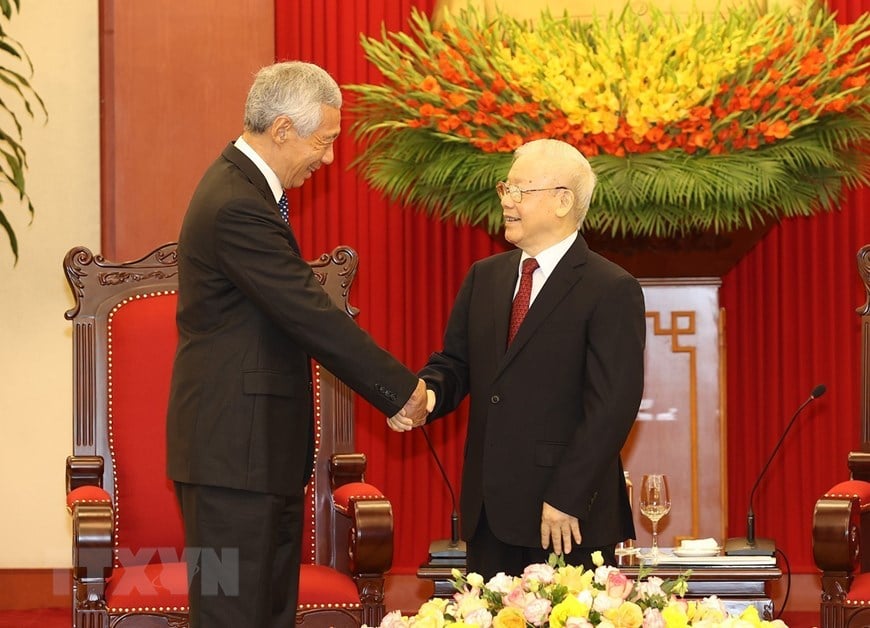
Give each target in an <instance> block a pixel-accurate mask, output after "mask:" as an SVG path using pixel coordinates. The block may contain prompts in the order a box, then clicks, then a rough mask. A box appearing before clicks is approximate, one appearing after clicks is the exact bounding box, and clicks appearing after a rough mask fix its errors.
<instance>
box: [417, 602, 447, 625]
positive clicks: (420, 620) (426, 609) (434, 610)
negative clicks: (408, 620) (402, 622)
mask: <svg viewBox="0 0 870 628" xmlns="http://www.w3.org/2000/svg"><path fill="white" fill-rule="evenodd" d="M448 602H449V600H446V599H443V598H434V599H431V600H429V601H427V602H424V603H423V605H422V606H421V607H420V610H419V611H418V612H417V616H416V617H415V618H414V625H415V626H419V627H420V628H443V626H444V625H445V623H446V620H445V619H444V610H445V609H446V608H447V604H448Z"/></svg>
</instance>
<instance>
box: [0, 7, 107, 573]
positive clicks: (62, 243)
mask: <svg viewBox="0 0 870 628" xmlns="http://www.w3.org/2000/svg"><path fill="white" fill-rule="evenodd" d="M97 9H98V0H51V1H50V2H48V1H46V0H25V2H22V3H21V12H20V13H19V14H18V15H13V18H12V22H11V25H10V27H9V32H10V34H11V35H12V36H13V37H15V38H16V39H17V40H18V41H20V42H21V44H22V45H23V46H24V48H25V49H26V50H27V51H28V53H29V54H30V56H31V59H32V61H33V65H34V68H35V74H34V76H33V80H32V82H33V84H34V86H35V88H36V90H37V91H38V92H39V94H40V95H41V96H42V98H43V100H44V101H45V104H46V107H47V109H48V111H49V119H48V122H47V123H45V122H44V119H43V118H41V117H38V118H37V119H36V120H30V119H29V118H27V117H26V116H25V117H23V118H22V124H23V125H24V146H25V148H26V150H27V160H28V163H29V169H28V172H27V175H26V181H27V189H28V191H29V193H30V196H31V199H32V200H33V205H34V207H35V208H36V214H35V216H34V218H33V221H32V222H30V218H29V214H28V213H27V211H26V210H25V209H23V208H21V207H19V206H18V205H17V204H16V202H15V201H17V197H16V196H15V195H14V193H12V192H10V191H9V190H8V189H7V188H4V189H3V190H2V193H3V211H4V212H5V213H6V215H7V216H8V217H9V218H10V222H11V223H12V224H13V226H14V228H15V231H16V233H17V235H18V240H19V251H20V259H19V260H18V264H17V266H13V262H14V260H13V257H12V254H11V252H10V250H9V247H8V245H7V242H6V236H5V233H0V352H2V353H0V355H2V362H0V364H2V366H0V369H2V371H0V433H2V437H0V438H2V445H0V478H2V479H0V503H3V504H4V509H3V510H4V511H5V514H4V515H3V517H0V568H11V567H18V568H23V567H32V568H44V567H66V566H69V564H70V532H69V517H68V515H67V513H66V510H65V508H64V483H63V479H64V461H65V459H66V456H67V455H68V454H69V452H70V438H71V428H70V422H71V421H70V417H71V407H72V391H71V381H72V374H71V369H72V358H71V357H70V356H71V335H70V329H69V323H68V322H67V321H66V320H65V319H64V317H63V313H64V311H65V310H66V309H68V308H69V307H70V306H71V305H72V303H73V301H72V298H71V297H70V295H69V290H68V289H67V287H66V281H65V280H64V276H63V272H62V260H63V256H64V254H65V253H66V251H67V250H68V249H69V248H71V247H72V246H74V245H78V244H83V245H86V246H89V247H91V248H92V249H93V250H99V243H100V225H99V213H100V205H99V203H100V200H99V199H100V189H99V185H100V178H99V177H100V159H99V66H98V18H97V16H98V12H97ZM3 98H4V99H6V96H5V95H4V96H3ZM4 124H5V123H4Z"/></svg>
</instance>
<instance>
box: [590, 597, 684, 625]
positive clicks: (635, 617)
mask: <svg viewBox="0 0 870 628" xmlns="http://www.w3.org/2000/svg"><path fill="white" fill-rule="evenodd" d="M604 616H605V617H606V618H607V619H609V620H610V622H611V623H612V624H613V625H614V626H615V628H639V627H640V626H643V610H641V608H640V606H638V605H637V604H635V603H634V602H623V603H622V604H620V605H619V606H617V607H616V608H611V609H609V610H606V611H604ZM669 625H670V624H669Z"/></svg>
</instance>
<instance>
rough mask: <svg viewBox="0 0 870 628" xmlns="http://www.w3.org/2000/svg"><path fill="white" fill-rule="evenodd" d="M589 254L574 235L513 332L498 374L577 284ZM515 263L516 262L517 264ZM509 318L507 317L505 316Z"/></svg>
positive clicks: (503, 337)
mask: <svg viewBox="0 0 870 628" xmlns="http://www.w3.org/2000/svg"><path fill="white" fill-rule="evenodd" d="M588 255H589V246H588V245H587V244H586V241H585V240H584V239H583V236H581V235H579V234H578V235H577V240H576V241H575V242H574V244H572V245H571V248H570V249H568V251H566V252H565V255H564V256H562V259H561V260H559V263H558V264H556V268H554V269H553V272H552V273H551V274H550V276H549V277H548V278H547V282H546V283H545V284H544V287H543V288H542V289H541V291H540V292H539V293H538V296H537V297H535V300H534V301H533V302H532V305H531V307H529V311H528V313H527V314H526V317H525V319H523V324H522V325H521V326H520V330H519V331H518V332H517V335H516V337H515V338H514V341H513V342H512V343H511V345H510V347H507V349H506V351H505V353H504V358H503V360H502V361H501V364H500V366H499V369H498V374H500V373H501V371H503V370H504V369H505V367H506V366H507V365H508V364H509V363H510V362H511V361H512V360H513V358H514V357H515V356H516V355H517V354H518V353H519V352H520V350H522V348H523V345H525V344H526V343H527V342H529V340H530V339H532V338H534V335H535V333H536V332H537V330H538V328H539V327H540V326H541V325H542V324H544V322H545V321H546V320H547V317H548V316H549V315H550V313H551V312H552V311H553V310H554V309H555V308H556V307H557V306H558V305H559V303H561V302H562V300H563V299H564V298H565V296H566V295H567V294H568V293H569V292H570V291H571V290H572V289H573V288H574V286H575V285H576V284H577V282H578V281H580V280H581V279H582V278H583V266H584V265H585V263H586V258H587V257H588ZM518 264H519V261H517V265H518ZM517 272H518V271H517V266H516V265H515V267H514V282H516V276H517ZM507 311H508V313H510V303H508V305H507ZM508 318H510V314H508ZM502 339H503V341H502V342H503V343H506V342H507V328H505V333H504V334H503V335H502Z"/></svg>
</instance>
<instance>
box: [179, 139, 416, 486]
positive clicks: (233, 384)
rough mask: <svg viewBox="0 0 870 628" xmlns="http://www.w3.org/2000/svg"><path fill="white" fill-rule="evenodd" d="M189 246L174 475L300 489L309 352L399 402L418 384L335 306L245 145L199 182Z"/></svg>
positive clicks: (394, 407) (381, 405) (306, 472)
mask: <svg viewBox="0 0 870 628" xmlns="http://www.w3.org/2000/svg"><path fill="white" fill-rule="evenodd" d="M178 256H179V257H178V270H179V289H178V312H177V322H178V332H179V343H178V350H177V354H176V357H175V364H174V368H173V373H172V385H171V390H170V400H169V411H168V418H167V465H168V472H169V476H170V477H171V478H172V479H173V480H176V481H181V482H188V483H195V484H206V485H212V486H223V487H229V488H238V489H246V490H251V491H258V492H265V493H273V494H284V495H296V494H299V493H300V490H301V487H302V486H303V485H304V484H305V482H306V481H307V480H308V478H309V476H310V474H311V468H312V461H313V434H312V397H311V392H312V382H311V373H310V361H309V357H313V358H315V359H316V360H317V361H318V362H319V363H320V364H322V365H323V366H324V367H326V368H327V369H329V370H330V371H331V372H332V373H334V374H335V375H336V376H337V377H339V378H340V379H342V380H343V381H344V382H346V383H347V384H348V385H349V386H350V387H351V388H353V389H354V390H355V391H356V392H358V393H359V394H361V395H362V396H363V397H364V398H365V399H366V400H368V401H369V402H370V403H372V404H373V405H374V406H375V407H377V408H378V409H379V410H380V411H381V412H383V413H384V414H386V415H393V414H395V413H396V412H398V411H399V410H400V409H401V407H402V406H403V405H404V403H405V402H406V401H407V399H408V398H409V397H410V395H411V392H412V391H413V390H414V388H415V386H416V383H417V378H416V376H415V375H414V374H413V373H412V372H410V371H408V370H407V369H406V368H405V367H404V366H403V365H402V364H400V363H399V362H398V361H396V360H395V359H394V358H393V357H392V356H391V355H390V354H388V353H387V352H386V351H384V350H383V349H381V348H380V347H378V346H377V345H376V344H375V343H374V342H373V341H372V339H371V338H370V337H369V336H368V335H367V334H366V333H365V332H363V331H362V330H361V329H360V328H359V327H358V326H357V325H356V324H355V323H354V322H353V321H352V320H351V319H350V317H348V315H347V314H346V313H345V312H343V311H341V310H339V309H338V308H337V307H335V306H334V305H333V303H332V301H331V299H330V298H329V296H328V295H327V294H326V292H324V290H323V289H322V288H321V286H320V284H319V283H318V282H317V280H316V278H315V277H314V274H313V272H312V271H311V268H310V267H309V265H308V264H307V263H306V261H305V260H304V259H303V258H302V257H301V256H300V254H299V247H298V245H297V243H296V239H295V238H294V236H293V233H292V231H291V229H290V228H289V227H288V225H287V224H286V223H285V222H284V221H283V220H282V219H281V217H280V215H279V213H278V206H277V203H276V202H275V197H274V195H273V194H272V191H271V190H270V188H269V186H268V184H267V182H266V179H265V177H264V176H263V175H262V173H261V172H260V171H259V170H258V169H257V167H256V166H255V165H254V164H253V162H251V161H250V159H248V157H246V156H245V155H244V154H243V153H242V152H241V151H239V150H238V149H237V148H235V146H233V145H232V144H230V145H229V146H228V147H227V148H226V149H225V150H224V151H223V153H222V154H221V156H220V157H219V158H218V159H217V160H216V161H215V162H214V163H213V164H212V165H211V166H210V167H209V169H208V170H207V171H206V173H205V175H204V176H203V178H202V180H201V182H200V183H199V185H198V187H197V189H196V191H195V192H194V195H193V198H192V200H191V202H190V207H189V208H188V211H187V214H186V215H185V218H184V223H183V225H182V228H181V235H180V238H179V243H178Z"/></svg>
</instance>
